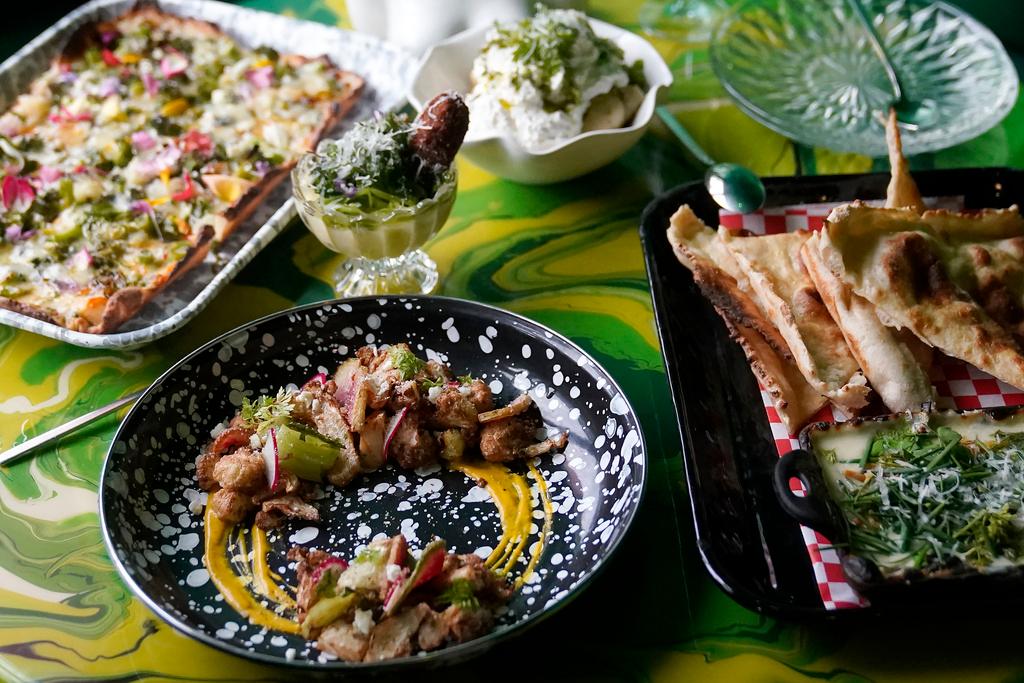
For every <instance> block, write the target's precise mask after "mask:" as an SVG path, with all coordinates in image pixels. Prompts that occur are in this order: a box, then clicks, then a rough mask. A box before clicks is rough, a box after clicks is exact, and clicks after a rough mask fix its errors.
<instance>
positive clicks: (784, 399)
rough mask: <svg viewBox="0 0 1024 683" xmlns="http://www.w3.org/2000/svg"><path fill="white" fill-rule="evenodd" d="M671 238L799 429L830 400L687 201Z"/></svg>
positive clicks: (782, 413)
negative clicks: (809, 380) (808, 376)
mask: <svg viewBox="0 0 1024 683" xmlns="http://www.w3.org/2000/svg"><path fill="white" fill-rule="evenodd" d="M668 239H669V242H670V243H671V244H672V248H673V250H674V251H675V254H676V257H677V258H678V259H679V261H680V262H681V263H682V264H683V265H684V266H686V267H687V268H689V269H690V270H691V271H693V275H694V281H695V282H696V283H697V285H698V286H699V287H700V288H701V292H702V293H703V294H704V296H706V297H707V298H708V300H709V301H710V302H711V303H712V304H713V305H714V306H715V310H716V311H717V312H718V314H719V315H720V316H721V317H722V319H723V321H724V322H725V325H726V328H727V329H728V331H729V335H730V337H731V338H732V339H734V340H735V341H736V342H737V343H738V344H739V345H740V347H741V348H742V349H743V353H744V355H745V356H746V357H747V362H748V363H750V368H751V371H752V372H753V373H754V376H755V377H756V378H757V379H758V381H759V382H760V383H761V386H762V387H764V389H765V391H766V392H767V393H768V395H769V397H770V398H771V401H772V405H773V407H774V408H775V410H776V412H777V413H778V415H779V417H780V418H781V419H782V421H783V423H784V424H785V425H786V428H787V429H788V430H789V431H790V433H796V432H797V431H798V430H799V429H800V427H802V426H803V424H804V423H806V422H807V420H809V419H811V417H813V416H814V414H815V413H817V412H818V411H819V410H821V408H822V407H824V406H825V405H826V404H827V403H828V401H827V399H825V398H824V397H823V396H822V395H821V394H819V393H818V392H817V391H816V390H815V389H814V388H813V387H811V385H809V384H808V383H807V381H806V380H805V379H804V376H803V375H802V374H801V373H800V370H799V369H798V368H797V366H796V363H795V362H794V360H793V356H792V354H791V353H790V352H789V349H788V347H787V346H786V342H785V340H784V339H783V338H782V335H781V334H780V333H779V331H778V330H777V329H776V328H775V326H774V325H772V324H771V322H770V321H769V320H768V319H767V318H766V317H765V316H764V314H763V312H762V311H761V309H760V308H759V307H758V305H757V304H756V303H755V301H754V299H753V298H752V297H751V296H750V294H748V293H747V292H746V291H744V288H743V287H744V286H746V285H747V283H746V280H745V278H744V276H743V274H742V272H741V271H740V269H739V266H738V264H737V263H736V262H735V260H734V259H733V258H732V255H731V253H730V252H729V250H728V249H727V248H726V247H725V245H724V243H723V242H722V241H721V239H720V238H719V236H718V235H717V233H716V232H715V231H714V230H712V229H711V228H709V227H707V226H706V225H705V224H704V223H703V222H702V221H701V220H700V219H699V218H698V217H697V216H696V215H695V214H694V213H693V211H692V210H691V209H690V207H689V206H686V205H684V206H681V207H680V208H679V210H678V211H676V213H675V214H673V216H672V217H671V220H670V225H669V228H668Z"/></svg>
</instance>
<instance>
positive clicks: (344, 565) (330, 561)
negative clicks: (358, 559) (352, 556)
mask: <svg viewBox="0 0 1024 683" xmlns="http://www.w3.org/2000/svg"><path fill="white" fill-rule="evenodd" d="M331 568H335V569H337V570H338V576H341V572H343V571H345V570H346V569H348V562H346V561H345V560H343V559H341V558H340V557H334V556H331V557H328V558H327V559H326V560H324V561H323V562H321V563H320V564H319V565H317V568H316V569H314V570H313V576H311V577H310V582H311V583H312V584H313V593H314V594H317V593H319V592H320V582H321V581H322V580H323V578H324V574H326V573H327V571H328V570H329V569H331ZM338 576H335V577H334V580H335V581H337V580H338Z"/></svg>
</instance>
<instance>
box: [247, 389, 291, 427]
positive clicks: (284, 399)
mask: <svg viewBox="0 0 1024 683" xmlns="http://www.w3.org/2000/svg"><path fill="white" fill-rule="evenodd" d="M291 399H292V395H291V393H290V392H288V391H286V390H285V389H283V388H282V389H278V391H277V396H259V397H257V398H256V401H255V402H253V401H250V400H249V399H248V398H244V397H243V398H242V410H241V414H242V419H243V420H245V422H246V424H248V425H249V426H250V427H252V428H253V429H255V430H256V431H257V432H263V431H265V430H267V429H269V428H270V427H274V426H277V425H281V424H284V423H286V422H288V420H289V418H290V417H291V414H292V408H293V406H292V402H291Z"/></svg>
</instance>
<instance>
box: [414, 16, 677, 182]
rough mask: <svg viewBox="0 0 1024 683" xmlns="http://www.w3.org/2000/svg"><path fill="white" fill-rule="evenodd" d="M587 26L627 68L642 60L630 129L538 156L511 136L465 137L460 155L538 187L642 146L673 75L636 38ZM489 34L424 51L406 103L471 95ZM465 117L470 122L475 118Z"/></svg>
mask: <svg viewBox="0 0 1024 683" xmlns="http://www.w3.org/2000/svg"><path fill="white" fill-rule="evenodd" d="M590 25H591V26H592V27H593V29H594V32H595V33H596V34H597V35H599V36H602V37H604V38H608V39H610V40H612V41H613V42H615V44H617V45H618V46H619V47H621V48H622V51H623V53H624V54H625V60H626V63H632V62H634V61H635V60H637V59H640V60H643V64H644V77H645V78H646V79H647V84H648V87H647V91H646V92H645V93H644V100H643V102H642V103H641V105H640V108H639V109H638V110H637V112H636V115H635V116H634V117H633V123H632V124H631V125H628V126H624V127H622V128H613V129H608V130H594V131H589V132H586V133H581V134H580V135H577V136H575V137H572V138H569V139H568V140H565V141H563V142H560V143H558V144H555V145H552V146H550V147H547V148H545V149H543V150H541V151H531V150H528V149H526V148H525V147H523V145H522V144H521V143H520V142H519V140H518V139H516V137H515V136H514V135H512V134H511V133H507V134H497V133H496V134H493V135H488V136H485V137H476V138H471V137H469V136H467V137H466V140H465V142H463V143H462V153H463V154H464V155H465V157H466V158H467V159H468V160H469V161H471V162H473V163H474V164H476V165H477V166H480V167H481V168H483V169H484V170H486V171H489V172H490V173H493V174H494V175H497V176H500V177H502V178H507V179H508V180H515V181H516V182H520V183H526V184H530V185H542V184H546V183H556V182H559V181H562V180H569V179H571V178H577V177H579V176H581V175H584V174H586V173H590V172H591V171H595V170H597V169H599V168H601V167H602V166H605V165H607V164H610V163H611V162H613V161H615V160H616V159H618V158H619V157H620V156H622V155H623V154H625V153H626V151H627V150H629V148H630V147H632V146H633V145H634V144H636V143H637V142H638V141H639V140H640V138H641V137H642V136H643V134H644V131H645V130H646V129H647V126H648V124H650V122H651V119H652V118H653V116H654V107H655V105H656V103H657V102H656V99H657V96H658V92H659V91H660V90H661V89H662V88H666V87H668V86H669V85H671V84H672V72H671V71H669V68H668V65H667V64H665V60H664V59H662V58H661V55H660V54H658V51H657V50H655V49H654V47H653V46H652V45H651V44H650V43H649V42H647V41H646V40H644V39H643V38H641V37H640V36H638V35H636V34H634V33H630V32H629V31H626V30H624V29H621V28H619V27H617V26H612V25H611V24H608V23H605V22H603V21H598V20H597V19H590ZM490 28H491V27H490V26H481V27H478V28H472V29H469V30H468V31H463V32H462V33H459V34H457V35H455V36H452V37H451V38H449V39H447V40H445V41H442V42H440V43H438V44H437V45H435V46H434V47H432V48H430V50H428V51H427V54H426V55H424V57H423V61H422V62H420V66H419V69H418V70H417V71H416V75H415V76H414V77H413V80H412V83H411V85H410V87H409V101H410V102H412V104H413V106H415V107H416V109H417V110H420V109H422V108H423V105H424V104H426V103H427V102H429V101H430V99H431V98H432V97H434V96H435V95H436V94H437V93H439V92H444V91H445V90H455V91H456V92H459V93H462V94H463V95H465V94H467V93H468V92H469V91H470V82H469V74H470V71H471V70H472V67H473V60H474V59H476V57H477V55H478V54H479V53H480V50H481V48H482V47H483V46H484V42H485V38H486V35H487V32H488V31H489V30H490ZM469 115H470V118H472V116H473V112H472V111H470V112H469Z"/></svg>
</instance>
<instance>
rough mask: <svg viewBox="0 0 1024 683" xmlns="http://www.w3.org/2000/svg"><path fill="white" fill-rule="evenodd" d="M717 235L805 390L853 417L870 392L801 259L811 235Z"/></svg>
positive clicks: (722, 233) (725, 233) (720, 233)
mask: <svg viewBox="0 0 1024 683" xmlns="http://www.w3.org/2000/svg"><path fill="white" fill-rule="evenodd" d="M719 235H720V236H721V237H722V240H723V242H725V244H726V246H728V247H729V250H730V251H731V252H732V254H733V256H734V257H735V259H736V262H737V263H738V264H739V266H740V269H741V270H742V272H743V274H744V275H745V276H746V278H747V281H748V282H749V283H750V286H751V289H752V290H753V291H754V292H755V293H756V295H757V300H758V302H759V304H760V307H761V309H762V310H764V311H765V312H766V314H767V316H768V319H769V320H771V322H772V323H774V324H775V327H776V328H778V330H779V332H780V333H781V334H782V337H783V339H785V340H786V345H787V346H788V347H789V350H790V352H791V353H792V354H793V359H794V360H795V361H796V365H797V367H798V368H799V369H800V372H802V373H803V376H804V378H805V379H806V380H807V382H808V384H810V385H811V386H812V387H814V388H815V389H816V390H817V391H818V392H819V393H820V394H822V395H824V396H826V397H828V398H829V399H830V400H831V401H832V402H833V403H835V404H836V406H837V407H838V408H839V409H840V410H842V411H843V412H845V413H847V414H850V415H855V414H857V412H858V411H859V410H860V409H862V408H864V407H865V406H866V405H867V402H868V394H869V393H870V391H871V390H870V388H869V387H868V386H867V381H866V380H865V379H864V375H863V374H861V372H860V369H859V366H858V364H857V360H856V359H855V358H854V357H853V354H851V353H850V349H849V347H848V346H847V345H846V340H845V339H844V338H843V333H842V331H841V330H840V329H839V326H838V325H836V323H835V320H833V319H832V316H831V315H830V313H829V311H828V309H827V308H826V307H825V304H824V303H823V302H822V300H821V297H820V296H819V295H818V290H817V289H816V288H815V286H814V282H812V281H811V279H810V277H809V276H808V274H807V271H806V269H805V268H804V266H803V262H802V261H801V259H800V250H801V248H802V247H803V245H804V242H806V241H807V238H808V236H809V235H810V233H808V232H788V233H782V234H778V235H762V236H757V237H739V236H735V235H732V234H730V233H728V232H727V231H719Z"/></svg>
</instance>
